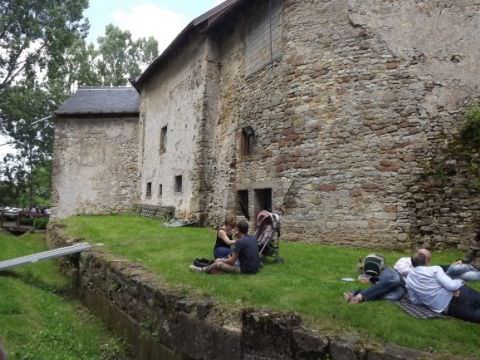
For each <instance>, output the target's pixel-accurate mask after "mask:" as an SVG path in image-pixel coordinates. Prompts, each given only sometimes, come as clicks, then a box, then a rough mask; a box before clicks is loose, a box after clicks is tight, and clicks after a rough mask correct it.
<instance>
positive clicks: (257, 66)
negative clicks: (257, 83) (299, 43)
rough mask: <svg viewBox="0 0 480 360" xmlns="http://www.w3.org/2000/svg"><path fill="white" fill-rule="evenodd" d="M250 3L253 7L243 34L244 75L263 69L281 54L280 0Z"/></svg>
mask: <svg viewBox="0 0 480 360" xmlns="http://www.w3.org/2000/svg"><path fill="white" fill-rule="evenodd" d="M252 3H254V7H253V9H252V13H251V15H250V16H249V17H248V20H247V21H248V22H247V31H246V36H245V75H246V76H249V75H251V74H253V73H255V72H257V71H259V70H261V69H263V68H264V67H265V66H266V65H268V64H270V63H272V62H274V61H275V60H277V59H278V58H280V56H281V55H282V54H281V41H282V0H266V1H255V2H252ZM259 4H260V5H259Z"/></svg>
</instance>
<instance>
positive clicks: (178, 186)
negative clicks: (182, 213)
mask: <svg viewBox="0 0 480 360" xmlns="http://www.w3.org/2000/svg"><path fill="white" fill-rule="evenodd" d="M182 191H183V179H182V175H178V176H175V192H177V193H181V192H182Z"/></svg>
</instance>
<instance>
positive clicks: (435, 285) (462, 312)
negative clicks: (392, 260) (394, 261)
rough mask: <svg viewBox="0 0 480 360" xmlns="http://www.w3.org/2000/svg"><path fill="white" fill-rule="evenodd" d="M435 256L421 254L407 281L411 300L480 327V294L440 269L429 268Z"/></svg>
mask: <svg viewBox="0 0 480 360" xmlns="http://www.w3.org/2000/svg"><path fill="white" fill-rule="evenodd" d="M430 259H431V254H430V253H427V254H417V255H416V256H415V257H414V259H413V266H414V268H413V269H412V270H410V272H409V274H408V277H407V279H406V288H407V293H408V297H409V299H410V301H411V302H413V303H414V304H420V305H425V306H427V307H428V308H429V309H430V310H432V311H434V312H437V313H443V314H446V315H450V316H453V317H456V318H459V319H462V320H466V321H471V322H476V323H480V293H479V292H477V291H475V290H473V289H472V288H470V287H468V286H467V285H465V283H464V281H463V280H461V279H452V278H450V277H449V276H448V275H447V274H445V272H444V271H443V268H442V267H440V266H429V265H430Z"/></svg>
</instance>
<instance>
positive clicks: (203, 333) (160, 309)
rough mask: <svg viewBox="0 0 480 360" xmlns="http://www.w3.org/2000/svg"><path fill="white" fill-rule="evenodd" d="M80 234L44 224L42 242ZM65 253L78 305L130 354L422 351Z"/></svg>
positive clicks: (383, 354) (361, 356) (383, 358)
mask: <svg viewBox="0 0 480 360" xmlns="http://www.w3.org/2000/svg"><path fill="white" fill-rule="evenodd" d="M77 240H80V239H71V238H68V236H66V235H65V228H64V226H63V225H60V224H51V225H49V229H48V245H49V247H51V248H53V247H59V246H63V245H66V244H71V243H73V242H75V241H77ZM77 260H78V261H71V259H70V260H68V259H65V260H64V261H62V263H61V266H62V267H63V269H64V270H66V271H68V272H69V273H70V274H71V275H72V276H73V277H74V278H75V279H76V281H77V284H76V285H77V289H78V295H79V297H80V298H81V300H82V301H83V302H84V303H85V305H86V306H87V307H88V308H89V309H90V310H91V311H92V312H93V313H94V314H95V315H97V316H98V317H99V318H101V319H102V320H103V321H104V322H106V323H107V324H108V326H109V327H110V328H112V329H113V330H114V331H115V332H116V333H118V334H119V335H121V336H123V337H124V338H126V339H127V341H128V344H129V345H130V348H131V349H132V355H133V356H134V358H136V359H148V360H157V359H162V360H170V359H178V360H189V359H205V360H207V359H218V360H223V359H229V360H267V359H275V360H282V359H298V360H300V359H332V360H347V359H357V360H394V359H395V360H407V359H408V360H414V359H432V358H434V357H433V356H432V354H425V353H421V352H417V351H413V350H410V349H405V348H401V347H397V346H392V345H382V346H378V345H377V346H373V345H369V344H366V343H364V342H363V341H362V340H361V339H359V338H357V337H330V336H323V335H322V334H320V333H318V332H316V331H314V330H311V329H308V328H306V327H305V326H303V325H302V319H301V318H300V317H299V316H298V315H296V314H293V313H280V312H276V311H269V310H265V309H262V310H258V309H240V308H237V309H235V308H232V307H230V308H227V307H225V306H222V305H220V304H218V303H216V302H215V301H214V300H213V299H210V298H205V297H196V296H194V295H188V296H187V295H185V293H184V291H182V289H181V288H175V287H172V286H167V285H166V284H165V283H163V282H162V281H161V280H160V279H159V278H158V277H157V276H156V275H155V274H153V273H151V272H149V271H148V270H146V269H145V268H144V267H142V266H141V265H138V264H132V263H131V262H129V261H128V260H126V259H124V258H121V257H119V256H116V255H113V254H109V253H107V252H104V251H102V250H97V249H95V250H93V251H89V252H85V253H82V254H81V255H80V257H79V258H78V259H77Z"/></svg>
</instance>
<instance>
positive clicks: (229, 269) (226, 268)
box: [205, 261, 240, 274]
mask: <svg viewBox="0 0 480 360" xmlns="http://www.w3.org/2000/svg"><path fill="white" fill-rule="evenodd" d="M205 271H206V272H207V273H212V272H215V271H221V272H226V273H232V274H238V273H240V267H238V266H233V265H229V264H227V263H224V262H222V261H219V262H215V263H213V264H212V265H209V266H207V269H206V270H205Z"/></svg>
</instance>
